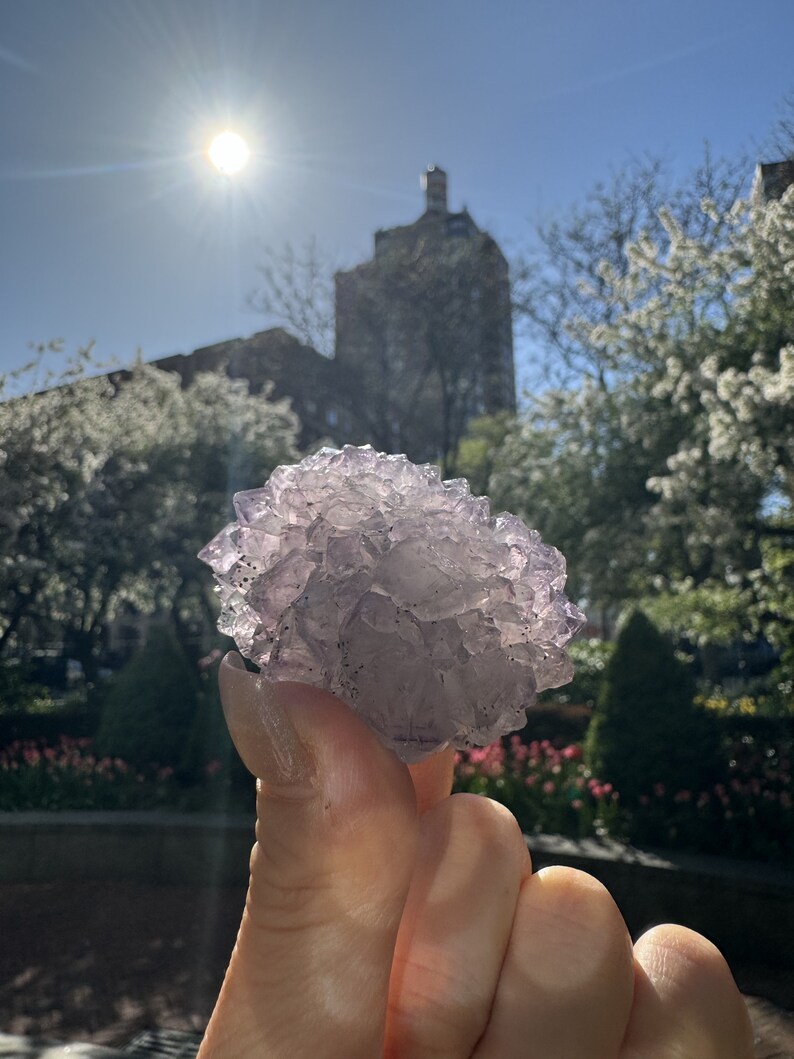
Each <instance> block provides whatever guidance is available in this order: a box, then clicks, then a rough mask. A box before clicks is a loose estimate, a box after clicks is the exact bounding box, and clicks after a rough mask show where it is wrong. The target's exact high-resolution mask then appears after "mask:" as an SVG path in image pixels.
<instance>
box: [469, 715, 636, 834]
mask: <svg viewBox="0 0 794 1059" xmlns="http://www.w3.org/2000/svg"><path fill="white" fill-rule="evenodd" d="M455 789H456V790H459V791H468V792H470V793H472V794H485V795H487V796H488V797H489V798H494V799H496V800H497V801H499V802H503V803H504V804H505V805H507V806H508V808H510V810H511V811H512V812H513V813H514V814H515V816H516V819H517V820H518V822H519V824H520V825H521V828H522V830H523V831H525V832H526V833H528V834H531V833H533V832H540V831H545V832H548V833H551V834H558V835H567V836H568V837H570V838H587V837H589V836H604V835H613V836H619V835H621V834H622V826H621V813H620V796H619V794H618V792H617V791H615V790H613V788H612V785H611V784H609V783H602V782H601V781H600V780H599V779H597V778H596V777H594V776H592V775H591V774H590V772H589V770H588V769H587V768H586V767H585V764H584V762H583V761H582V748H581V746H579V745H578V744H575V743H574V744H571V745H569V746H564V747H556V746H554V744H553V743H552V742H551V740H549V739H542V740H534V741H533V742H531V743H529V744H528V745H526V744H524V743H522V741H521V738H520V737H519V736H517V735H514V736H511V738H510V739H509V741H505V742H504V743H492V744H491V745H490V746H487V747H483V748H477V749H474V750H469V751H466V752H463V753H458V754H457V755H456V766H455Z"/></svg>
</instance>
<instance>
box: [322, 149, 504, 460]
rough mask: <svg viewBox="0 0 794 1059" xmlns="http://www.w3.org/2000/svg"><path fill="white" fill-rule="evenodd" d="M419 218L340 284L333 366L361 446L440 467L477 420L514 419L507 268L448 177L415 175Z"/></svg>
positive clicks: (378, 243)
mask: <svg viewBox="0 0 794 1059" xmlns="http://www.w3.org/2000/svg"><path fill="white" fill-rule="evenodd" d="M421 181H422V188H423V190H424V193H425V211H424V213H423V214H422V215H421V216H420V217H419V218H418V219H417V220H416V221H415V222H414V223H413V224H409V225H404V226H402V227H398V228H389V229H385V230H380V231H378V232H376V233H375V253H374V257H373V258H372V260H370V261H367V262H365V263H364V264H361V265H358V266H357V267H356V268H353V269H350V270H349V271H345V272H339V273H337V275H336V362H337V365H338V370H339V373H340V379H341V381H342V387H343V390H344V392H345V394H346V400H347V402H348V408H349V412H350V418H351V420H352V422H353V423H354V424H355V427H354V433H356V432H357V436H356V437H354V438H352V439H351V440H355V441H358V442H361V441H370V442H372V444H373V445H375V446H377V447H380V448H382V449H384V450H385V451H391V452H405V453H406V454H407V455H408V456H409V457H410V458H411V459H413V460H416V461H425V460H433V461H438V462H441V463H442V465H446V464H447V463H448V461H449V459H450V458H452V457H454V454H455V450H456V449H457V444H458V442H459V440H460V438H461V437H462V436H463V434H465V432H466V428H467V426H468V423H469V422H470V421H471V419H473V418H474V417H475V416H478V415H483V414H491V413H496V412H501V411H515V407H516V395H515V376H514V367H513V333H512V318H511V308H510V281H509V276H508V267H507V261H506V260H505V258H504V255H503V254H502V252H501V250H500V249H499V247H498V245H497V244H496V242H495V240H494V239H493V238H492V237H491V236H490V235H488V234H487V232H483V231H481V230H480V229H479V228H478V227H477V225H476V224H475V223H474V220H473V219H472V217H471V215H470V214H469V212H468V211H467V210H466V209H465V208H464V209H463V210H460V211H459V212H450V211H449V208H448V205H447V174H446V173H445V172H444V170H443V169H441V168H439V167H438V166H428V168H427V170H426V172H425V173H423V174H422V178H421Z"/></svg>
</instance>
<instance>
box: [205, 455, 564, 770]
mask: <svg viewBox="0 0 794 1059" xmlns="http://www.w3.org/2000/svg"><path fill="white" fill-rule="evenodd" d="M234 508H235V511H236V514H237V521H236V522H232V523H231V524H230V525H228V526H227V527H226V528H225V529H224V530H222V531H221V533H219V534H218V536H217V537H215V538H214V540H212V541H211V542H210V543H209V544H208V545H207V546H206V547H205V548H204V549H203V550H202V551H201V553H200V558H201V559H203V560H204V561H205V562H206V563H208V564H209V565H210V566H211V567H212V569H213V571H214V573H215V578H216V580H217V585H218V587H217V591H218V593H219V595H220V597H221V603H222V609H221V616H220V619H219V623H218V625H219V628H220V630H221V631H222V632H224V633H227V634H228V635H229V636H232V637H234V639H235V641H236V642H237V646H238V648H239V649H240V651H241V652H242V654H244V655H246V656H247V657H248V658H250V659H251V660H252V661H253V662H255V663H256V664H258V665H259V666H260V667H261V669H262V672H263V673H264V674H266V676H268V677H269V678H270V679H274V680H300V681H303V682H305V683H309V684H317V685H319V686H321V687H323V688H327V689H328V690H330V691H332V692H334V693H335V694H336V695H338V696H339V698H341V699H343V700H344V701H345V702H346V703H348V705H350V706H351V707H352V708H353V709H354V710H355V711H357V712H358V713H360V714H361V716H362V717H363V718H365V720H366V721H367V722H368V723H369V724H370V726H371V727H372V728H373V729H374V730H375V732H376V733H377V734H378V735H379V737H380V738H381V740H382V741H383V742H384V743H385V744H386V745H387V746H389V747H391V748H393V749H394V750H395V751H396V752H397V753H398V754H399V756H400V757H401V758H402V759H403V761H407V762H416V761H419V760H421V759H422V758H424V757H426V756H427V755H428V754H430V753H432V752H433V751H436V750H439V749H440V748H442V747H444V746H445V745H447V744H452V745H453V746H456V747H461V748H462V747H470V746H484V745H485V744H487V743H489V742H491V741H492V740H493V739H495V738H497V737H498V736H500V735H502V734H504V733H506V732H509V731H512V730H513V729H516V728H521V727H523V725H524V724H525V723H526V716H525V712H524V711H525V710H526V708H527V707H528V706H530V705H532V703H533V702H534V701H535V698H536V695H537V692H539V691H542V690H543V689H544V688H553V687H559V686H560V685H561V684H565V683H567V681H569V680H570V679H571V677H572V675H573V667H572V665H571V662H570V660H569V659H568V657H567V655H566V653H565V650H564V647H565V645H566V644H567V643H568V641H569V640H570V639H571V637H572V636H573V635H574V634H575V633H576V632H577V630H578V629H579V628H580V627H581V626H582V624H583V622H584V615H583V614H582V613H581V611H579V610H578V609H577V608H576V607H575V606H574V605H573V604H572V603H571V602H570V601H569V600H568V599H567V597H566V596H565V595H564V593H563V586H564V584H565V559H564V558H563V556H562V555H561V554H560V552H558V551H557V550H556V548H551V547H549V546H548V545H545V544H543V543H542V541H541V539H540V536H539V535H538V533H537V532H536V531H535V530H531V529H528V528H527V527H526V526H525V525H524V523H523V522H522V521H521V520H520V519H518V518H516V517H515V516H514V515H508V514H502V515H497V516H496V517H491V514H490V508H489V502H488V499H487V498H485V497H474V496H472V495H471V493H470V491H469V487H468V484H467V483H466V482H465V481H464V480H463V479H460V480H455V481H449V482H443V481H441V478H440V476H439V473H438V470H437V469H436V468H435V467H433V466H431V465H425V466H416V465H415V464H412V463H411V462H410V461H409V460H407V459H406V457H405V456H386V455H383V454H380V453H376V452H374V451H373V449H371V448H370V447H369V446H366V447H364V448H355V447H353V446H350V445H348V446H345V448H344V449H342V450H341V451H336V450H334V449H323V450H321V451H320V452H318V453H316V454H315V455H313V456H309V457H307V458H306V459H305V460H303V461H302V462H301V463H299V464H297V465H295V466H290V467H278V468H277V469H276V470H275V471H274V473H273V475H272V476H271V478H270V480H269V481H268V482H267V484H266V485H265V486H264V488H262V489H252V490H249V491H246V492H242V493H237V495H236V496H235V498H234Z"/></svg>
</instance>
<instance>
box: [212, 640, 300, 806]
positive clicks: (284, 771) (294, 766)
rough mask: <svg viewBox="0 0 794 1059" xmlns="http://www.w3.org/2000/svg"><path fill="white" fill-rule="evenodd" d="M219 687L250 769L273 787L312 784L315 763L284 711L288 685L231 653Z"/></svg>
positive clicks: (231, 728)
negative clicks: (249, 667) (255, 670)
mask: <svg viewBox="0 0 794 1059" xmlns="http://www.w3.org/2000/svg"><path fill="white" fill-rule="evenodd" d="M218 681H219V686H220V692H221V702H222V703H223V712H224V715H225V717H226V723H227V725H228V726H229V731H230V733H231V736H232V739H233V740H234V745H235V746H236V747H237V752H238V753H239V755H240V757H241V758H242V759H243V763H244V765H245V767H246V768H247V769H248V770H249V772H252V773H253V774H254V776H256V777H257V779H260V780H262V781H263V782H265V783H266V784H268V785H269V786H294V785H306V784H310V783H311V782H312V780H313V779H314V777H315V774H316V769H315V764H314V759H313V757H312V755H311V753H310V751H309V749H308V748H307V747H306V746H305V744H304V743H303V741H302V740H301V739H300V738H299V736H298V733H297V732H296V730H295V727H294V726H293V724H292V722H291V721H290V718H289V713H288V711H287V710H286V709H285V708H284V702H283V699H284V690H283V685H281V686H280V685H279V684H278V683H277V682H274V681H269V680H266V679H265V678H264V677H262V676H261V675H260V674H258V673H249V672H248V670H247V669H246V668H245V663H244V662H243V659H242V657H241V656H240V655H239V654H238V653H237V652H236V651H230V652H229V654H227V655H226V657H225V658H224V659H223V661H222V662H221V665H220V671H219V675H218Z"/></svg>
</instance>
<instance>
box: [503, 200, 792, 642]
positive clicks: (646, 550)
mask: <svg viewBox="0 0 794 1059" xmlns="http://www.w3.org/2000/svg"><path fill="white" fill-rule="evenodd" d="M701 209H702V222H701V224H700V225H693V224H692V223H691V217H687V218H686V223H684V221H683V220H682V215H681V213H680V211H677V210H676V209H674V208H670V209H662V210H660V211H659V215H658V216H659V225H660V227H659V228H658V229H657V230H656V231H655V233H654V237H653V238H652V237H651V236H650V235H647V234H641V235H640V236H639V237H638V238H636V239H634V240H632V241H630V242H628V243H627V244H626V247H625V261H624V266H623V267H621V268H616V267H615V266H614V264H613V263H610V262H608V261H602V262H601V264H600V265H599V266H598V269H597V275H598V277H599V284H598V285H597V286H596V285H594V284H593V283H592V279H591V278H589V279H588V278H587V277H585V276H583V277H582V278H581V281H580V283H581V289H582V298H583V299H584V304H585V305H586V312H583V313H578V312H577V311H576V310H575V308H574V309H573V310H572V311H571V312H570V313H569V314H568V315H567V316H566V318H565V320H564V322H563V323H564V328H565V330H566V333H567V334H568V335H569V336H572V340H573V341H575V343H576V346H577V348H579V349H583V350H589V351H590V352H591V361H593V362H595V363H598V364H600V365H601V366H602V369H603V370H601V371H600V372H599V373H598V374H597V376H595V377H594V375H593V373H590V381H585V382H584V383H582V384H580V385H578V386H566V387H563V388H559V389H557V390H554V391H549V392H546V393H545V394H543V395H541V396H540V397H539V398H537V399H536V400H535V401H534V402H533V404H532V407H531V411H530V415H529V416H528V417H527V418H525V420H524V422H523V424H522V425H521V426H520V427H519V429H518V430H517V431H515V432H514V433H513V435H512V436H511V437H509V438H508V440H507V443H506V445H505V447H504V449H503V451H502V454H501V457H500V461H499V462H500V469H499V470H498V471H497V473H496V475H495V476H494V479H493V481H492V488H494V489H495V492H496V493H497V495H498V496H499V498H500V499H502V498H504V500H505V501H506V502H509V500H510V499H511V498H513V499H515V498H517V499H518V506H519V508H520V510H521V511H522V513H524V512H525V513H526V516H527V517H528V518H530V519H531V520H534V523H535V524H536V525H538V526H539V528H540V529H541V531H542V532H543V533H544V535H545V536H547V538H548V539H549V540H551V541H553V542H554V543H555V544H557V545H558V546H559V547H561V548H562V549H563V550H564V551H565V552H566V554H568V555H569V559H570V562H571V566H572V569H573V571H574V577H575V579H576V580H577V581H578V582H579V586H580V588H581V590H582V591H583V593H584V594H585V595H588V596H589V597H590V599H591V602H593V603H600V602H603V603H617V602H620V601H621V600H622V599H625V598H627V597H633V598H643V600H644V602H645V603H646V605H649V606H650V609H651V610H653V609H654V608H655V609H656V616H657V617H658V618H660V619H662V620H663V622H664V624H666V625H667V626H668V627H669V628H671V629H674V630H675V631H677V632H679V633H682V634H687V635H689V636H691V637H692V638H693V640H696V641H699V642H707V641H711V642H714V641H715V640H717V641H719V640H722V641H729V640H731V639H733V638H735V637H736V636H737V635H739V634H747V633H754V632H758V631H763V632H764V633H765V634H766V635H767V636H770V637H771V638H772V639H774V640H776V641H777V642H778V643H780V644H781V645H784V644H788V643H790V642H791V641H792V629H793V628H794V624H793V623H794V598H792V597H794V593H793V592H792V591H791V590H788V591H786V589H785V584H786V579H785V573H786V571H788V572H789V574H790V573H791V571H792V568H794V560H792V548H794V514H793V513H792V493H793V486H794V190H789V191H788V192H787V194H786V195H785V196H784V197H783V199H782V200H781V201H779V202H771V203H769V204H766V205H764V204H755V205H749V204H747V203H742V202H741V201H737V202H736V203H735V204H733V205H731V206H727V205H726V203H724V202H723V203H722V205H720V206H717V205H716V204H715V202H714V201H713V200H712V199H709V198H705V199H704V201H703V203H702V206H701ZM592 274H593V270H592V269H591V270H590V276H591V277H592ZM598 306H600V311H596V309H597V308H598ZM577 564H581V565H580V568H579V570H577ZM781 575H782V576H783V581H782V583H781ZM790 580H791V579H790V577H789V582H788V583H790Z"/></svg>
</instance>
